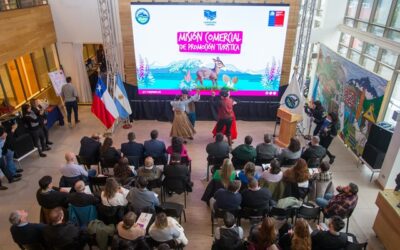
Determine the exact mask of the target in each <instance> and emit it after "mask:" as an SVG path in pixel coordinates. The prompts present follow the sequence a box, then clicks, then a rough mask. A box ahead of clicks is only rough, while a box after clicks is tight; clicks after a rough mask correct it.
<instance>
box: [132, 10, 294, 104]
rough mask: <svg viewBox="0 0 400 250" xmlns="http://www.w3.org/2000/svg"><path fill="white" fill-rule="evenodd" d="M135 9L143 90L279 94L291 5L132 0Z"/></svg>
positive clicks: (253, 94)
mask: <svg viewBox="0 0 400 250" xmlns="http://www.w3.org/2000/svg"><path fill="white" fill-rule="evenodd" d="M131 13H132V27H133V38H134V48H135V60H136V67H137V81H138V87H139V94H156V95H160V94H161V95H163V94H166V95H171V94H173V95H175V94H179V93H180V92H181V89H189V90H193V89H202V90H211V89H221V88H227V89H230V90H231V91H232V92H231V94H232V95H248V96H278V89H279V85H280V76H281V69H282V58H283V52H284V47H285V38H286V30H287V24H288V18H289V6H288V5H285V4H282V5H264V4H263V5H258V4H249V5H243V4H240V5H227V4H220V5H218V4H212V5H207V4H170V3H165V4H160V3H157V4H151V3H149V4H147V3H131ZM205 92H207V91H205Z"/></svg>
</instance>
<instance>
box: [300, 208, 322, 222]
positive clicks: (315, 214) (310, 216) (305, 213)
mask: <svg viewBox="0 0 400 250" xmlns="http://www.w3.org/2000/svg"><path fill="white" fill-rule="evenodd" d="M320 212H321V208H320V207H308V206H304V205H303V206H301V207H299V208H298V209H297V213H296V217H297V218H304V219H306V220H318V219H319V215H320Z"/></svg>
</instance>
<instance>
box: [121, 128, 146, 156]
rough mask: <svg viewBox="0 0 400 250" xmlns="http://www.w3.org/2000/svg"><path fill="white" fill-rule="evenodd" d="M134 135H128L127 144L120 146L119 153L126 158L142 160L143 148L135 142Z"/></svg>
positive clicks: (131, 133)
mask: <svg viewBox="0 0 400 250" xmlns="http://www.w3.org/2000/svg"><path fill="white" fill-rule="evenodd" d="M135 139H136V136H135V133H133V132H130V133H128V142H126V143H122V144H121V152H122V154H123V155H124V156H125V157H126V156H138V157H140V159H142V158H143V153H144V146H143V144H141V143H137V142H135Z"/></svg>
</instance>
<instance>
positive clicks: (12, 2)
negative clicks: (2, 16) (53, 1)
mask: <svg viewBox="0 0 400 250" xmlns="http://www.w3.org/2000/svg"><path fill="white" fill-rule="evenodd" d="M47 4H48V1H47V0H0V12H2V11H9V10H16V9H24V8H31V7H36V6H41V5H47Z"/></svg>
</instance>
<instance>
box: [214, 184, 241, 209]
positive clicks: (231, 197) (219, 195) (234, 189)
mask: <svg viewBox="0 0 400 250" xmlns="http://www.w3.org/2000/svg"><path fill="white" fill-rule="evenodd" d="M240 186H241V183H240V181H231V182H229V185H228V187H227V189H223V188H221V189H219V190H218V191H217V192H215V194H214V199H215V202H214V204H212V203H213V202H212V199H211V201H210V207H211V208H213V209H224V210H228V211H233V210H237V209H239V208H240V204H241V203H242V195H241V194H240V193H239V190H240Z"/></svg>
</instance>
